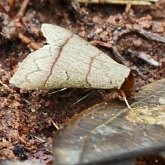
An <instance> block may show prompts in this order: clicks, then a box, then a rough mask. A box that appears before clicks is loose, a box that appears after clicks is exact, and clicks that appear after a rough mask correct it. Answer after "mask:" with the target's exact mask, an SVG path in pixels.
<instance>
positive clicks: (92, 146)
mask: <svg viewBox="0 0 165 165" xmlns="http://www.w3.org/2000/svg"><path fill="white" fill-rule="evenodd" d="M164 100H165V79H162V80H160V81H157V82H155V83H152V84H150V85H147V86H145V87H144V88H143V89H142V90H141V91H140V92H139V94H138V95H137V96H136V98H135V100H134V101H133V102H132V104H131V107H132V108H133V109H135V110H133V111H129V110H128V109H126V107H125V104H123V103H122V102H120V101H118V100H117V101H111V102H110V103H108V104H105V103H101V104H98V105H96V106H94V107H91V108H89V109H87V110H85V111H84V112H82V113H81V114H79V115H78V116H77V117H74V118H72V119H71V121H70V122H68V123H67V124H66V126H65V127H64V128H63V129H62V130H60V131H58V132H57V133H56V134H55V136H54V143H53V146H54V147H53V153H54V157H55V161H56V163H57V164H63V165H64V164H83V163H89V164H90V163H91V164H97V163H98V162H102V163H103V162H108V163H109V164H110V163H112V164H113V163H114V162H115V163H116V162H117V161H119V162H122V163H123V161H125V160H129V161H128V162H129V164H130V161H131V160H132V159H134V158H136V157H137V156H142V155H145V154H147V153H150V152H153V151H157V152H159V151H161V150H163V149H165V138H164V137H165V127H164V125H165V108H164V106H165V102H164ZM146 107H147V110H146V109H145V108H146ZM150 107H152V109H151V110H149V108H150ZM138 109H139V110H138ZM141 111H142V112H143V114H144V113H145V114H144V115H145V117H146V120H142V121H141V120H138V117H139V113H138V112H140V113H141ZM132 114H133V115H134V117H133V119H135V118H136V120H128V118H131V119H132V117H130V115H132ZM154 114H155V116H156V118H155V119H154ZM147 118H149V120H147ZM151 118H152V120H151ZM108 163H107V164H108ZM122 163H121V164H122Z"/></svg>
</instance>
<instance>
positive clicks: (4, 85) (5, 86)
mask: <svg viewBox="0 0 165 165" xmlns="http://www.w3.org/2000/svg"><path fill="white" fill-rule="evenodd" d="M0 84H1V85H2V86H3V87H4V88H5V89H7V90H8V91H11V90H10V88H9V87H8V86H7V85H6V84H4V83H3V82H2V81H1V80H0Z"/></svg>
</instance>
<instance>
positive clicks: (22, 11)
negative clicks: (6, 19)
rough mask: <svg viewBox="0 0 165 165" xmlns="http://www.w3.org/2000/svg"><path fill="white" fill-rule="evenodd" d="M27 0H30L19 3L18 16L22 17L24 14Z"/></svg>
mask: <svg viewBox="0 0 165 165" xmlns="http://www.w3.org/2000/svg"><path fill="white" fill-rule="evenodd" d="M29 2H30V0H24V1H23V3H22V5H21V7H20V9H19V11H18V13H17V16H18V17H23V16H24V14H25V11H26V8H27V6H28V4H29Z"/></svg>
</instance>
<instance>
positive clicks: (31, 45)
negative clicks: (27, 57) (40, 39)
mask: <svg viewBox="0 0 165 165" xmlns="http://www.w3.org/2000/svg"><path fill="white" fill-rule="evenodd" d="M18 38H19V39H20V40H21V41H22V42H23V43H25V44H26V45H28V46H30V47H31V48H32V49H34V50H38V49H39V48H41V46H40V45H39V44H37V43H35V42H33V41H32V40H30V39H29V38H28V37H26V36H24V35H23V34H22V33H18Z"/></svg>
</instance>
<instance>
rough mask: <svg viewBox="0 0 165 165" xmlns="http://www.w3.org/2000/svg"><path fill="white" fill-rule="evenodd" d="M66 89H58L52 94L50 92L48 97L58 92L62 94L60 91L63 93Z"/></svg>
mask: <svg viewBox="0 0 165 165" xmlns="http://www.w3.org/2000/svg"><path fill="white" fill-rule="evenodd" d="M67 89H68V88H62V89H59V90H56V91H54V92H50V93H48V94H49V95H52V94H55V93H59V92H62V91H65V90H67Z"/></svg>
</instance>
